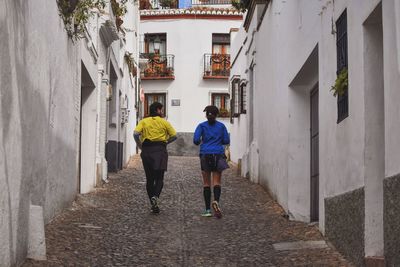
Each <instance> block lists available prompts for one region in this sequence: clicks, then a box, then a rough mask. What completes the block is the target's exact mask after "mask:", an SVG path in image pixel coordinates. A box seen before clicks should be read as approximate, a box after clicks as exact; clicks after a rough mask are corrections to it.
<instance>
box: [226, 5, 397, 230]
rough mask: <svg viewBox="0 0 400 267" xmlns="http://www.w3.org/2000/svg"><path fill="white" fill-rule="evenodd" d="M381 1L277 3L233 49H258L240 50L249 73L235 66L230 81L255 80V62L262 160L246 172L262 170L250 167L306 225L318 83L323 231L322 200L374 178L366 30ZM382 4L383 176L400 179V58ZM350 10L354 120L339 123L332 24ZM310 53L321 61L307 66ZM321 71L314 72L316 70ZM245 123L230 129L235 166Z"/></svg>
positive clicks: (240, 154)
mask: <svg viewBox="0 0 400 267" xmlns="http://www.w3.org/2000/svg"><path fill="white" fill-rule="evenodd" d="M378 2H379V1H372V0H371V1H355V0H354V1H334V2H333V1H328V0H327V1H272V2H271V4H270V6H269V7H268V10H267V12H266V14H265V17H264V19H263V22H262V25H261V27H260V28H259V29H258V31H257V30H256V29H255V27H256V18H257V17H258V16H257V11H259V9H258V10H256V11H255V14H254V16H253V21H252V22H251V24H250V26H249V30H248V32H247V34H246V33H245V32H244V30H243V27H242V28H241V29H240V31H239V33H238V34H237V36H236V37H235V39H234V41H233V45H232V54H234V53H236V51H238V49H239V48H238V47H240V46H242V44H243V42H244V40H245V38H246V37H247V43H249V42H250V43H251V45H252V46H254V47H253V48H250V49H249V48H248V47H246V45H247V44H244V45H243V50H242V52H241V55H240V56H239V58H238V60H237V61H238V62H239V61H240V60H243V61H244V60H245V63H243V61H241V63H240V64H239V63H238V65H242V66H246V67H245V69H240V68H239V67H236V66H235V65H234V67H233V69H232V74H231V75H235V74H237V75H240V76H244V77H246V79H247V80H250V79H249V77H248V75H249V72H247V73H246V69H249V67H250V64H251V62H255V67H254V71H255V74H254V79H255V82H254V84H255V87H254V94H255V95H256V97H255V98H254V99H253V104H254V109H255V112H254V136H255V141H256V142H255V145H256V146H257V148H258V150H259V158H258V159H257V160H256V161H254V160H251V161H252V162H250V163H249V165H250V166H249V169H250V170H251V169H254V167H256V171H257V166H253V165H257V164H258V175H259V182H260V183H261V184H264V185H265V186H267V187H268V189H269V190H270V191H271V193H272V194H273V195H274V196H275V197H276V198H277V200H278V201H279V203H280V204H281V205H282V206H283V207H284V208H285V209H286V210H287V211H288V212H289V213H290V214H291V215H292V217H293V218H294V219H298V220H304V221H308V220H309V212H310V211H309V208H310V206H309V205H310V204H309V202H310V196H309V190H310V189H309V186H310V184H309V179H310V178H309V176H310V166H309V164H310V159H309V157H310V152H309V150H310V140H309V139H310V136H309V132H308V131H309V127H310V121H309V116H310V110H309V108H310V107H309V93H310V91H311V89H312V88H313V86H314V85H315V84H316V83H317V82H318V83H319V122H320V124H319V164H320V165H319V173H320V174H319V179H320V188H319V189H320V201H319V207H320V228H321V230H322V231H323V230H324V223H325V222H324V216H323V215H324V199H325V198H327V197H332V196H337V195H339V194H342V193H345V192H349V191H351V190H354V189H357V188H360V187H363V186H364V185H365V181H366V180H365V179H368V177H369V176H366V173H365V172H366V165H365V157H364V156H365V137H366V132H365V129H366V124H365V122H366V121H367V122H369V121H370V118H366V117H365V107H366V106H365V103H364V88H365V77H364V64H365V62H364V60H363V58H364V50H363V47H364V43H363V42H364V39H365V38H364V34H365V33H364V30H365V29H364V28H363V27H364V26H363V23H364V21H365V20H366V19H367V17H368V16H369V15H370V14H371V12H372V11H373V10H374V8H375V7H376V5H377V3H378ZM333 4H334V6H333ZM385 4H386V5H387V6H386V7H385V5H384V8H383V10H384V18H385V19H384V24H385V23H386V25H388V26H386V27H385V26H384V35H385V36H384V41H383V42H384V44H385V47H387V48H385V49H386V50H385V67H384V69H385V82H384V84H385V113H386V114H388V115H386V114H385V129H386V130H385V131H386V134H385V139H386V143H385V144H386V145H385V147H386V152H385V153H386V154H385V155H386V161H387V162H386V167H385V168H386V176H390V175H395V174H397V173H399V167H398V162H399V160H398V159H399V154H398V152H396V151H398V149H397V147H396V145H395V139H396V138H394V135H392V132H397V130H400V129H398V116H396V115H398V114H399V108H398V105H395V104H394V103H395V102H396V100H394V99H397V98H398V96H397V95H396V94H397V93H396V92H397V91H398V90H397V91H396V92H394V91H395V90H394V89H391V88H395V87H396V85H397V84H398V81H397V79H398V78H399V77H398V68H397V64H398V62H397V57H394V56H393V54H396V55H397V52H396V40H397V39H396V32H395V31H396V27H395V25H394V22H395V20H394V14H393V13H395V10H396V8H395V5H394V2H392V1H388V3H386V2H385ZM391 5H393V7H390V6H391ZM388 6H389V7H388ZM345 8H347V16H348V44H349V58H348V61H349V70H350V72H349V82H350V88H351V89H350V95H349V117H347V118H346V119H345V120H343V121H342V122H341V123H339V124H337V122H336V121H337V103H336V101H337V99H336V98H335V97H333V96H332V92H331V91H330V88H331V86H332V85H333V84H334V81H335V79H336V36H335V34H332V31H334V30H335V29H334V28H332V20H333V21H336V20H337V18H338V17H339V16H340V14H341V13H342V12H343V10H344V9H345ZM398 12H400V10H399V11H398ZM385 21H386V22H385ZM390 25H392V26H390ZM246 51H248V53H247V55H246V53H244V52H246ZM254 51H255V52H254ZM313 51H314V53H316V55H317V56H316V57H315V54H314V56H312V58H311V59H310V55H312V52H313ZM253 54H255V56H253ZM390 55H392V56H390ZM241 57H245V59H241ZM389 57H390V59H389ZM316 59H317V62H315V60H316ZM235 64H236V63H235ZM316 64H317V66H318V67H317V68H315V67H314V66H315V65H316ZM386 70H388V71H386ZM389 70H390V71H389ZM248 90H249V87H248ZM388 92H390V94H389V93H388ZM249 100H250V102H249V104H250V103H251V99H249ZM250 105H251V104H250ZM246 116H247V117H248V116H249V114H247V115H246ZM241 120H242V117H240V119H235V123H234V124H233V125H232V139H233V140H232V146H231V155H232V159H233V160H234V161H237V160H238V159H240V158H243V157H247V155H246V154H248V151H246V147H243V146H241V145H240V144H239V143H240V142H238V140H241V139H240V138H241V137H242V136H243V134H245V132H246V127H248V126H246V123H242V121H241ZM396 125H397V126H396ZM389 146H390V148H389ZM368 173H370V172H368ZM250 176H251V175H250ZM382 178H383V177H382ZM367 203H368V201H367Z"/></svg>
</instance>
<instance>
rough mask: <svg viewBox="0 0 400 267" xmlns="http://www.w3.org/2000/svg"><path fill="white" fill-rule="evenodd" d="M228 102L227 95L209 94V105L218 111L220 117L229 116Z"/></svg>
mask: <svg viewBox="0 0 400 267" xmlns="http://www.w3.org/2000/svg"><path fill="white" fill-rule="evenodd" d="M229 104H230V100H229V94H220V93H218V94H211V105H214V106H216V107H217V108H218V109H219V116H220V117H229V116H230V110H229V109H230V105H229Z"/></svg>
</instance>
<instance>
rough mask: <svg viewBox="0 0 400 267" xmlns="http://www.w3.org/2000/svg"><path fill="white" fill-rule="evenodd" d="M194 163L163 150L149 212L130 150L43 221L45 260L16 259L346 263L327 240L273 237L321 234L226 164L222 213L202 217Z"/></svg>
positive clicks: (60, 263)
mask: <svg viewBox="0 0 400 267" xmlns="http://www.w3.org/2000/svg"><path fill="white" fill-rule="evenodd" d="M199 169H200V168H199V163H198V159H197V158H189V157H170V161H169V171H168V172H167V173H166V177H165V185H164V190H163V193H162V195H161V204H160V208H161V213H160V214H159V215H152V214H151V213H150V206H149V203H148V199H147V196H146V193H145V183H144V182H145V178H144V171H143V169H142V165H141V161H140V159H139V158H138V157H136V158H135V160H134V161H133V162H132V163H131V165H130V166H129V168H127V169H125V170H123V171H121V172H119V173H118V174H113V175H111V177H110V179H109V183H107V184H105V185H104V186H103V187H102V188H98V189H97V190H96V191H95V192H94V193H91V194H87V195H83V196H80V197H79V198H78V199H77V201H76V202H75V203H74V205H73V206H72V207H71V208H70V209H68V210H66V211H65V212H63V213H61V215H59V216H58V217H56V218H55V219H54V220H53V221H52V222H51V223H50V224H48V225H47V227H46V242H47V258H48V259H47V261H45V262H35V261H31V260H28V261H26V262H25V264H24V265H23V266H349V264H348V263H347V262H346V261H345V260H344V259H343V257H342V256H341V255H340V254H339V253H338V252H336V251H335V250H334V249H333V248H331V247H330V246H329V245H328V246H326V247H324V246H322V247H318V246H317V248H309V247H308V248H304V249H299V246H300V245H294V247H295V249H293V248H292V247H291V246H290V245H291V244H286V245H285V244H279V243H282V242H294V241H309V240H313V241H316V240H320V241H323V237H322V236H321V235H320V233H319V232H318V230H317V228H316V226H313V225H307V224H304V223H298V222H291V221H288V220H287V219H285V218H284V217H283V216H282V214H283V211H282V209H281V208H280V207H279V206H278V205H277V204H276V203H275V202H274V201H273V200H272V199H271V197H270V196H269V195H268V194H267V193H266V191H265V190H263V189H262V188H261V187H260V186H259V185H256V184H252V183H250V182H249V181H248V180H246V179H244V178H240V177H238V176H237V175H236V169H235V168H233V167H232V168H231V169H229V170H228V171H226V172H224V174H223V184H222V185H223V186H222V196H221V208H222V211H223V215H224V216H223V218H222V219H220V220H219V219H216V218H214V217H211V218H205V217H201V216H200V213H201V212H202V210H203V205H204V204H203V197H202V182H201V178H200V177H201V174H200V171H199ZM295 244H297V243H295ZM302 244H303V247H307V244H309V243H302ZM312 244H314V246H315V244H317V245H321V244H322V245H324V244H325V243H323V242H314V243H312ZM312 244H311V245H312Z"/></svg>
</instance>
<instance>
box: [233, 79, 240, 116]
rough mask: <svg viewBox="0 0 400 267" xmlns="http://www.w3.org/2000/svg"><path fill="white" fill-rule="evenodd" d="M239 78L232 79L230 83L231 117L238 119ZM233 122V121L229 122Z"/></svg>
mask: <svg viewBox="0 0 400 267" xmlns="http://www.w3.org/2000/svg"><path fill="white" fill-rule="evenodd" d="M239 83H240V80H239V78H234V79H233V80H232V82H231V111H232V117H238V116H239V114H240V109H239V108H240V105H239V100H240V97H239ZM231 122H233V121H231Z"/></svg>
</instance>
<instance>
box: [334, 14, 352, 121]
mask: <svg viewBox="0 0 400 267" xmlns="http://www.w3.org/2000/svg"><path fill="white" fill-rule="evenodd" d="M336 38H337V39H336V52H337V72H336V74H337V75H339V73H340V72H341V71H342V70H343V69H344V68H348V60H347V59H348V49H347V12H346V10H345V11H344V12H343V13H342V14H341V15H340V17H339V18H338V20H337V21H336ZM348 91H349V90H348V88H346V90H345V92H344V94H342V95H340V94H338V98H337V110H338V118H337V123H340V122H341V121H342V120H344V119H345V118H347V117H348V116H349V92H348Z"/></svg>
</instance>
